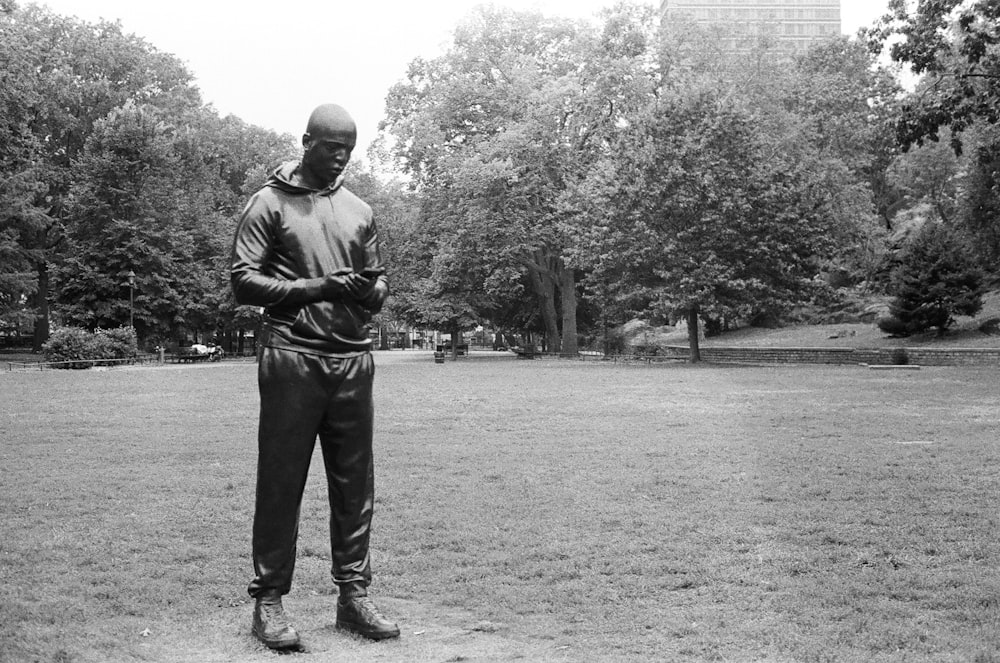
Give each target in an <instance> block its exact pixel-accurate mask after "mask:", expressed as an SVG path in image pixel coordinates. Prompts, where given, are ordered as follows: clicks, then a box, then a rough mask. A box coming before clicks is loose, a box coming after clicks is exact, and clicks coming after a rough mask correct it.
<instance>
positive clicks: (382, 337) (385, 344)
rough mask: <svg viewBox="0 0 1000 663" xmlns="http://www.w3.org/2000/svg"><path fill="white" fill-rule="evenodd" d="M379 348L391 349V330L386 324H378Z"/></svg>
mask: <svg viewBox="0 0 1000 663" xmlns="http://www.w3.org/2000/svg"><path fill="white" fill-rule="evenodd" d="M378 338H379V344H378V349H379V350H389V349H391V348H390V347H389V331H388V329H387V328H386V326H385V325H379V326H378Z"/></svg>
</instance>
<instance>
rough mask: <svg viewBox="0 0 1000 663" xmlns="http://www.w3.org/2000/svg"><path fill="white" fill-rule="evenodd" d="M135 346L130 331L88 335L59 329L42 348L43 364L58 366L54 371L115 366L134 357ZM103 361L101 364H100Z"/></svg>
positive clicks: (104, 331) (110, 331) (83, 331)
mask: <svg viewBox="0 0 1000 663" xmlns="http://www.w3.org/2000/svg"><path fill="white" fill-rule="evenodd" d="M137 348H138V345H137V344H136V340H135V331H134V330H133V329H132V328H131V327H119V328H118V329H98V330H97V331H96V332H94V333H91V332H88V331H86V330H85V329H79V328H77V327H64V328H62V329H58V330H56V331H55V332H53V334H52V335H51V336H50V337H49V340H48V342H46V343H45V345H43V346H42V352H43V353H44V355H45V361H48V362H59V363H57V364H56V368H90V367H91V366H101V365H105V366H106V365H109V364H114V363H117V362H113V361H107V360H109V359H127V358H129V357H132V356H134V355H135V353H136V350H137ZM102 359H103V360H105V361H100V360H102Z"/></svg>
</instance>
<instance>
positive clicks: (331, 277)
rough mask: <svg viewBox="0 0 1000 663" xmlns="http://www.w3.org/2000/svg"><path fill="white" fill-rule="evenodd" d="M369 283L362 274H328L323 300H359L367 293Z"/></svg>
mask: <svg viewBox="0 0 1000 663" xmlns="http://www.w3.org/2000/svg"><path fill="white" fill-rule="evenodd" d="M368 284H369V281H368V279H366V278H365V277H363V276H361V275H360V274H356V273H354V272H348V273H346V274H338V273H334V274H327V275H326V276H324V277H323V285H322V286H321V289H322V292H323V299H324V300H326V301H331V300H334V299H345V298H350V299H358V298H360V297H361V295H362V294H363V293H365V291H366V288H367V287H368Z"/></svg>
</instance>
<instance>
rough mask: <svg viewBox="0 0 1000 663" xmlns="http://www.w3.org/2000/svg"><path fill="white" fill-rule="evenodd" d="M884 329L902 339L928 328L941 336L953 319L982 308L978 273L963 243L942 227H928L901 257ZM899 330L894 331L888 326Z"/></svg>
mask: <svg viewBox="0 0 1000 663" xmlns="http://www.w3.org/2000/svg"><path fill="white" fill-rule="evenodd" d="M890 292H891V294H893V300H892V302H891V304H890V306H889V313H890V315H891V316H892V319H891V320H890V321H882V322H880V326H882V328H883V329H887V322H888V324H889V325H890V328H891V329H892V330H896V329H897V328H898V330H899V331H902V332H903V333H906V334H912V333H915V332H920V331H924V330H926V329H930V328H932V327H936V328H937V329H938V332H939V334H944V332H945V331H946V330H947V329H948V327H949V326H951V324H952V323H953V322H954V316H956V315H975V314H976V313H978V312H979V309H980V308H982V272H981V271H980V269H979V268H978V267H977V266H976V265H975V263H974V261H973V260H972V259H971V258H970V251H969V249H968V247H967V246H966V245H965V243H964V242H963V241H961V240H960V239H959V238H958V237H957V236H956V235H955V233H954V232H953V231H952V230H951V229H949V228H948V227H947V226H946V225H945V224H944V223H935V222H928V223H925V224H924V225H923V226H922V227H921V228H920V230H919V231H918V232H917V233H915V234H914V235H913V236H912V237H911V238H910V240H909V241H908V242H907V243H906V245H905V246H904V247H903V249H902V251H900V254H899V257H898V266H897V267H896V269H895V270H894V272H893V275H892V283H891V289H890ZM896 321H898V324H897V325H895V326H892V323H895V322H896Z"/></svg>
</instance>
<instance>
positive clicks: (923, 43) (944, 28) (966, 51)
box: [866, 0, 1000, 152]
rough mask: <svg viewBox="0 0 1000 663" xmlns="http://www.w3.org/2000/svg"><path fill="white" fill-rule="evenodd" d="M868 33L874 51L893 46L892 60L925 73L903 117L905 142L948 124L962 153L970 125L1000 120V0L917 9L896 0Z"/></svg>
mask: <svg viewBox="0 0 1000 663" xmlns="http://www.w3.org/2000/svg"><path fill="white" fill-rule="evenodd" d="M866 34H867V39H868V43H869V45H870V48H871V50H872V51H873V52H875V53H882V52H883V51H884V50H886V48H888V52H889V55H890V57H891V58H892V60H893V61H895V62H897V63H899V64H901V65H905V66H908V67H909V68H910V70H912V71H913V73H915V74H917V75H920V76H922V77H923V80H922V81H921V83H920V85H919V86H918V88H917V90H916V92H915V94H913V95H911V96H910V97H909V98H908V99H907V100H906V102H905V103H904V104H903V108H902V114H901V116H900V118H899V121H898V124H897V134H898V139H899V141H900V144H901V145H902V146H903V147H904V148H906V147H909V146H910V145H913V144H922V143H923V142H924V141H926V140H931V141H937V140H939V138H940V130H941V129H942V128H944V127H947V128H950V129H951V145H952V147H953V148H954V149H955V151H956V152H961V150H962V132H963V131H964V130H965V129H966V128H968V127H970V126H972V125H973V124H974V123H976V122H986V123H988V124H997V123H998V122H1000V3H997V2H996V1H995V0H926V1H922V2H919V3H918V4H917V6H916V8H915V10H913V11H911V10H910V5H909V3H907V2H906V0H890V2H889V13H888V14H886V15H885V16H884V17H882V19H880V21H879V22H878V23H877V24H876V26H874V27H873V28H872V29H870V30H868V31H867V33H866Z"/></svg>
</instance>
